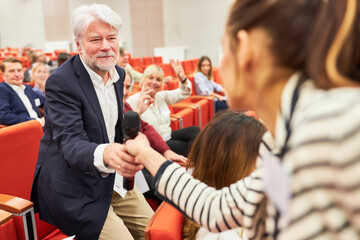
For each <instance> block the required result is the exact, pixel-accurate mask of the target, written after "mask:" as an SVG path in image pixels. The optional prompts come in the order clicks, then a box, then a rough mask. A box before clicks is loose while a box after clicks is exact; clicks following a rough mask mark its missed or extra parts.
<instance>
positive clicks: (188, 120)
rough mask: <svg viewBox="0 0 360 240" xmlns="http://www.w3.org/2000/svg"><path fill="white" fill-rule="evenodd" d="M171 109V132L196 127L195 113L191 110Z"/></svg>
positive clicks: (170, 107)
mask: <svg viewBox="0 0 360 240" xmlns="http://www.w3.org/2000/svg"><path fill="white" fill-rule="evenodd" d="M168 107H169V109H170V112H171V114H170V119H171V125H170V126H171V130H173V131H174V130H178V129H182V128H186V127H191V126H194V111H193V110H192V109H191V108H181V109H180V108H175V109H174V108H173V107H172V106H171V105H168Z"/></svg>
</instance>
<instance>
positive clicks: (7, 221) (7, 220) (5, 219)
mask: <svg viewBox="0 0 360 240" xmlns="http://www.w3.org/2000/svg"><path fill="white" fill-rule="evenodd" d="M0 240H16V232H15V224H14V219H13V215H12V214H11V213H8V212H5V211H3V210H0Z"/></svg>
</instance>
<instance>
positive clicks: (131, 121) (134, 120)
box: [122, 111, 140, 190]
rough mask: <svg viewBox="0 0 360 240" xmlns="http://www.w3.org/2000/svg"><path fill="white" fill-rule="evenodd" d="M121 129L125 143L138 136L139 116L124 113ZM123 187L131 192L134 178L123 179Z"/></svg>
mask: <svg viewBox="0 0 360 240" xmlns="http://www.w3.org/2000/svg"><path fill="white" fill-rule="evenodd" d="M122 127H123V133H124V138H125V142H126V141H127V140H128V139H134V138H135V137H136V136H137V135H138V133H139V129H140V117H139V114H138V113H137V112H134V111H128V112H126V113H125V115H124V119H123V124H122ZM123 187H124V189H126V190H132V189H133V188H134V177H131V178H126V177H124V180H123Z"/></svg>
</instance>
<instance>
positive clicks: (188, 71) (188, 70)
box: [181, 60, 195, 76]
mask: <svg viewBox="0 0 360 240" xmlns="http://www.w3.org/2000/svg"><path fill="white" fill-rule="evenodd" d="M181 65H182V67H183V68H184V72H185V75H186V76H188V75H192V74H193V73H194V71H195V68H193V65H192V62H191V60H184V61H182V62H181Z"/></svg>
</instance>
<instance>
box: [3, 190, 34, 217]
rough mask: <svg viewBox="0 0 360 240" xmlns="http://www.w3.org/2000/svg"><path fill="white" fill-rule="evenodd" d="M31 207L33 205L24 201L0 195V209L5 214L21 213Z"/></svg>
mask: <svg viewBox="0 0 360 240" xmlns="http://www.w3.org/2000/svg"><path fill="white" fill-rule="evenodd" d="M33 206H34V204H33V203H32V202H30V201H28V200H26V199H23V198H19V197H15V196H11V195H7V194H1V193H0V209H2V210H5V211H7V212H11V213H23V212H25V211H27V210H28V209H30V208H32V207H33Z"/></svg>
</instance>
